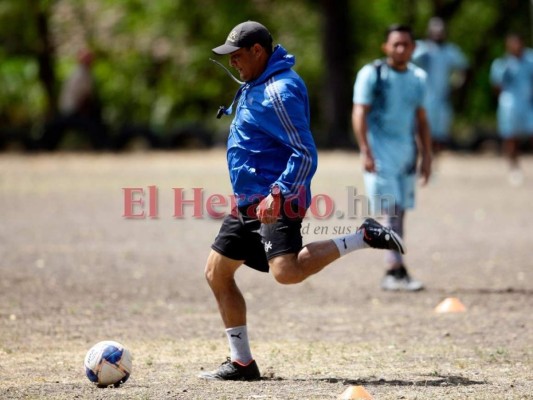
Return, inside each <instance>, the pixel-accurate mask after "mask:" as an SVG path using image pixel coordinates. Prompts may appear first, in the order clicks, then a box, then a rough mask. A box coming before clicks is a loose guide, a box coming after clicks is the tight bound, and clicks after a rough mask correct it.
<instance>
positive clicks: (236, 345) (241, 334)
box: [226, 325, 253, 365]
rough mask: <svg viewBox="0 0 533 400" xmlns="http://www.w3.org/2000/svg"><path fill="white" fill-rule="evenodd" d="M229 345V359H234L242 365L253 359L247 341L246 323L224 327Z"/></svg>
mask: <svg viewBox="0 0 533 400" xmlns="http://www.w3.org/2000/svg"><path fill="white" fill-rule="evenodd" d="M226 335H227V336H228V341H229V347H230V350H231V361H236V362H238V363H239V364H242V365H248V364H249V363H250V361H252V360H253V358H252V352H251V350H250V343H249V342H248V330H247V329H246V325H243V326H236V327H235V328H228V329H226Z"/></svg>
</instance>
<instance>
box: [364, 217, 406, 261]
mask: <svg viewBox="0 0 533 400" xmlns="http://www.w3.org/2000/svg"><path fill="white" fill-rule="evenodd" d="M359 229H362V230H363V240H364V241H365V243H366V244H368V245H369V246H370V247H373V248H375V249H389V250H396V251H398V252H399V253H400V254H405V246H404V244H403V241H402V238H401V237H400V235H398V234H397V233H396V232H394V231H393V230H392V229H391V228H388V227H386V226H383V225H381V224H380V223H379V222H378V221H376V220H375V219H373V218H367V219H365V221H364V222H363V224H362V225H361V226H360V227H359Z"/></svg>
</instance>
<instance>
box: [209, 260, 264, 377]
mask: <svg viewBox="0 0 533 400" xmlns="http://www.w3.org/2000/svg"><path fill="white" fill-rule="evenodd" d="M242 263H243V261H239V260H233V259H231V258H228V257H225V256H223V255H221V254H219V253H218V252H216V251H214V250H211V253H210V254H209V257H208V258H207V264H206V267H205V276H206V279H207V282H208V283H209V286H210V287H211V290H212V291H213V294H214V295H215V298H216V301H217V304H218V309H219V312H220V316H221V317H222V321H223V322H224V326H225V327H226V335H227V337H228V342H229V345H230V350H231V358H230V359H228V360H227V361H226V362H224V363H223V364H222V365H221V366H220V367H219V368H218V369H217V370H214V371H210V372H205V373H202V374H200V378H204V379H216V380H256V379H259V378H260V373H259V369H258V367H257V364H256V362H255V361H254V359H253V357H252V354H251V351H250V344H249V342H248V332H247V328H246V302H245V301H244V297H243V296H242V293H241V291H240V290H239V288H238V287H237V284H236V282H235V272H236V271H237V269H238V268H239V267H240V266H241V265H242Z"/></svg>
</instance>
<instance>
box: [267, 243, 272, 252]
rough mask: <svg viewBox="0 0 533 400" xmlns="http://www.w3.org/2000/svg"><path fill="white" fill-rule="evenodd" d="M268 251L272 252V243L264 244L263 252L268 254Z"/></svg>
mask: <svg viewBox="0 0 533 400" xmlns="http://www.w3.org/2000/svg"><path fill="white" fill-rule="evenodd" d="M270 250H272V242H266V243H265V252H267V253H268V252H269V251H270Z"/></svg>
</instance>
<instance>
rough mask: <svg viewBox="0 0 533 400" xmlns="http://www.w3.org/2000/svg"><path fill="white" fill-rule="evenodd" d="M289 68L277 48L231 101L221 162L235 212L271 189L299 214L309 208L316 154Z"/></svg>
mask: <svg viewBox="0 0 533 400" xmlns="http://www.w3.org/2000/svg"><path fill="white" fill-rule="evenodd" d="M294 64H295V59H294V56H293V55H291V54H288V53H287V51H286V50H285V49H284V48H283V47H282V46H280V45H277V46H276V47H275V49H274V52H273V53H272V55H271V57H270V59H269V61H268V64H267V67H266V69H265V71H264V72H263V73H262V74H261V76H259V77H258V78H257V79H255V80H253V81H249V82H247V83H245V84H244V85H242V86H241V88H240V89H239V91H238V92H237V94H236V96H235V100H234V103H235V102H236V107H237V108H236V112H235V118H234V119H233V122H232V124H231V126H230V132H229V137H228V143H227V160H228V167H229V175H230V180H231V184H232V187H233V192H234V194H235V196H236V201H237V205H238V206H246V205H249V204H252V203H254V202H257V201H259V200H261V199H262V198H263V197H265V196H267V195H268V194H269V193H270V188H271V187H272V186H273V185H278V186H279V187H280V189H281V192H282V194H283V195H284V197H285V199H293V198H298V200H299V203H298V205H299V206H300V207H302V208H304V209H307V208H308V207H309V204H310V202H311V178H312V177H313V175H314V173H315V171H316V167H317V151H316V146H315V143H314V140H313V136H312V133H311V130H310V128H309V123H310V115H309V99H308V96H307V88H306V87H305V83H304V82H303V80H302V79H301V78H300V76H298V74H297V73H296V72H294V71H293V70H292V67H293V66H294ZM232 106H233V105H232ZM231 110H232V107H230V108H229V109H228V110H227V111H226V114H230V113H231Z"/></svg>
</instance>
